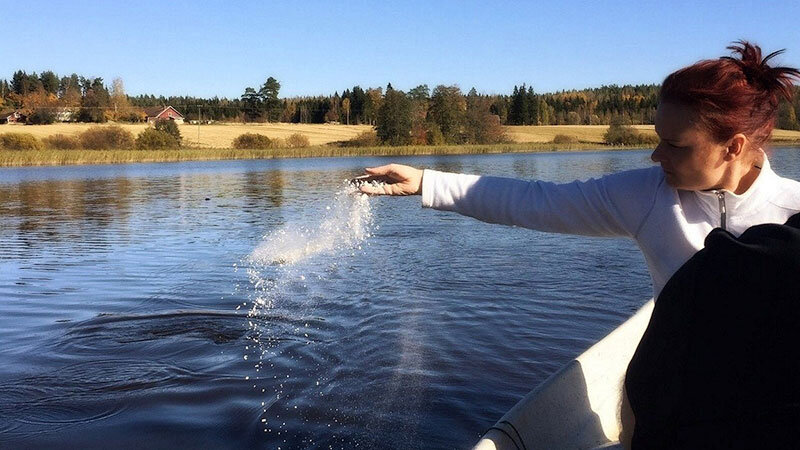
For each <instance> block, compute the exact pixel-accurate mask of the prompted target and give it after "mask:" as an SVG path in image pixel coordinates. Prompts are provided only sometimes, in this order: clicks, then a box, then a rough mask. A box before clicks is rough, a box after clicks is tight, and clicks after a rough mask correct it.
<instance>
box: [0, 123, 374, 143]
mask: <svg viewBox="0 0 800 450" xmlns="http://www.w3.org/2000/svg"><path fill="white" fill-rule="evenodd" d="M92 126H98V125H97V124H89V123H54V124H52V125H26V126H21V125H0V133H6V132H11V131H13V132H20V133H30V134H32V135H34V136H36V137H37V138H39V139H42V138H45V137H47V136H50V135H53V134H59V133H60V134H65V135H76V134H79V133H80V132H82V131H84V130H86V129H87V128H89V127H92ZM101 126H102V125H101ZM120 126H121V127H122V128H125V129H126V130H128V131H130V132H131V133H133V135H134V137H135V136H136V135H137V134H139V133H140V132H141V131H142V130H144V129H145V128H147V127H148V125H147V124H121V125H120ZM178 128H179V129H180V130H181V136H183V143H184V145H186V146H188V147H203V148H230V147H231V142H233V140H234V139H235V138H236V137H237V136H239V135H240V134H244V133H258V134H263V135H266V136H268V137H270V138H282V139H286V138H287V137H289V136H290V135H292V134H294V133H300V134H302V135H304V136H306V137H307V138H308V140H309V141H310V143H311V145H324V144H329V143H331V142H336V141H346V140H348V139H350V138H352V137H355V136H356V135H358V134H359V133H361V132H363V131H366V130H370V129H372V127H371V126H369V125H328V124H294V123H269V124H241V123H238V124H212V125H189V124H184V125H179V126H178ZM198 132H199V136H200V139H199V140H198V138H197V137H198Z"/></svg>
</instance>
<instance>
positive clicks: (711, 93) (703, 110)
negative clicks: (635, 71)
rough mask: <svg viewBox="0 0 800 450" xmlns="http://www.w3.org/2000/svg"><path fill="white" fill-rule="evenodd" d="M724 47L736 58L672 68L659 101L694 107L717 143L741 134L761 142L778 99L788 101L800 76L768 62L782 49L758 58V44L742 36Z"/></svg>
mask: <svg viewBox="0 0 800 450" xmlns="http://www.w3.org/2000/svg"><path fill="white" fill-rule="evenodd" d="M728 49H729V50H731V51H732V52H733V53H734V54H738V58H736V57H730V56H723V57H721V58H719V59H709V60H703V61H699V62H697V63H695V64H692V65H691V66H689V67H684V68H683V69H680V70H678V71H676V72H673V73H671V74H670V75H669V76H668V77H667V78H666V79H665V80H664V84H663V85H662V86H661V92H660V93H659V103H660V102H674V103H679V104H683V105H686V106H689V107H690V108H692V109H694V110H695V112H696V114H697V116H698V119H699V121H700V124H701V126H702V127H703V128H705V130H706V131H708V132H709V133H710V134H711V136H712V137H713V138H714V139H716V140H717V141H718V142H725V141H727V140H728V139H730V138H731V137H733V136H734V135H735V134H737V133H743V134H744V135H745V136H747V138H748V139H749V140H750V141H752V142H753V143H754V144H756V145H757V146H760V145H761V144H763V143H764V142H766V141H767V140H768V139H769V137H770V134H771V133H772V129H773V128H774V127H775V120H776V117H777V111H778V101H779V98H780V97H781V96H782V97H784V98H786V99H787V100H789V101H791V99H792V93H793V88H792V86H793V82H792V79H793V78H797V79H800V71H798V70H797V69H795V68H791V67H770V66H769V65H768V64H767V62H768V61H769V60H770V59H772V58H774V57H775V56H777V55H780V54H781V53H783V51H784V50H778V51H777V52H773V53H770V54H769V55H767V56H766V57H764V58H761V48H760V47H759V46H757V45H753V44H751V43H749V42H747V41H738V42H736V43H735V45H732V46H730V47H728Z"/></svg>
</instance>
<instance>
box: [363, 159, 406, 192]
mask: <svg viewBox="0 0 800 450" xmlns="http://www.w3.org/2000/svg"><path fill="white" fill-rule="evenodd" d="M365 172H366V173H367V174H366V175H364V176H361V177H358V178H356V179H355V181H357V182H359V189H360V190H361V192H364V193H366V194H372V195H419V194H421V193H422V170H420V169H416V168H414V167H410V166H403V165H400V164H387V165H385V166H380V167H373V168H367V169H365ZM372 181H377V182H378V183H381V184H378V185H376V184H373V183H371V182H372Z"/></svg>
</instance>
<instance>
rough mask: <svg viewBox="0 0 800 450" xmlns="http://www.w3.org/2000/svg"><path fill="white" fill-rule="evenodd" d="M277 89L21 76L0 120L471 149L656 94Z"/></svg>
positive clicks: (639, 105)
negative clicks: (189, 124)
mask: <svg viewBox="0 0 800 450" xmlns="http://www.w3.org/2000/svg"><path fill="white" fill-rule="evenodd" d="M280 87H281V85H280V82H279V81H278V80H276V79H275V78H273V77H269V78H267V79H266V80H265V82H264V83H263V84H262V85H261V86H258V87H257V88H253V87H246V88H245V89H244V92H243V93H242V95H241V96H240V97H239V98H233V99H228V98H219V97H213V98H200V97H191V96H167V97H165V96H154V95H137V96H129V95H127V94H126V92H125V88H124V84H123V81H122V79H120V78H116V79H114V80H113V81H112V82H111V83H110V85H109V84H107V83H105V82H104V80H103V79H102V78H98V77H84V76H80V75H78V74H71V75H69V76H62V77H59V76H58V75H56V74H55V73H54V72H52V71H44V72H42V73H40V74H37V73H35V72H34V73H27V72H25V71H22V70H18V71H16V72H14V73H13V75H12V77H11V78H10V79H9V80H6V79H0V112H8V111H13V110H16V111H19V112H21V113H22V114H24V115H25V116H26V117H27V121H28V123H32V124H38V123H52V122H54V121H56V120H60V118H59V117H58V114H59V112H62V111H65V110H66V111H69V112H70V114H69V120H73V121H81V122H106V121H109V120H112V121H118V122H126V121H127V122H138V121H142V120H144V119H145V113H144V109H145V108H148V107H155V106H166V105H171V106H174V107H175V108H177V109H178V110H179V111H180V112H181V113H182V114H183V115H184V117H185V118H186V119H187V120H190V121H191V120H201V121H206V120H209V121H238V122H289V123H341V124H367V125H373V126H375V127H376V132H377V133H378V134H379V138H380V139H381V140H382V141H384V142H397V143H423V142H426V143H436V142H441V143H450V142H452V143H457V142H460V143H469V142H478V141H481V142H483V141H485V140H487V139H488V140H492V139H502V137H497V136H496V134H497V133H499V132H500V131H498V130H499V127H501V126H503V125H608V124H611V123H614V122H620V123H627V124H652V123H653V121H654V118H655V110H656V106H657V99H658V91H659V88H660V86H659V85H656V84H643V85H626V86H616V85H610V86H602V87H599V88H592V89H581V90H568V91H560V92H554V93H537V92H535V91H534V89H533V87H532V86H530V85H528V84H522V85H519V86H514V88H513V90H512V92H511V93H510V94H493V95H486V94H480V93H478V92H477V91H476V89H475V88H472V89H470V90H469V92H468V93H466V94H464V93H463V92H462V91H461V90H460V88H459V87H458V86H445V85H439V86H436V87H434V88H433V89H432V90H431V89H430V88H429V87H428V86H427V85H425V84H423V85H419V86H416V87H414V88H412V89H409V90H408V91H407V92H404V91H401V90H397V89H394V88H393V87H392V86H391V84H388V85H387V86H386V87H385V88H384V87H369V88H362V87H360V86H353V87H352V88H347V89H345V90H343V91H342V92H341V93H339V92H338V91H337V92H335V93H334V94H333V95H327V96H325V95H321V96H304V97H291V98H280V96H279V93H280ZM795 89H796V91H797V93H798V95H796V96H795V99H794V103H793V104H790V103H788V102H785V101H783V102H782V103H781V104H780V107H779V117H778V123H777V125H778V127H779V128H783V129H793V130H800V123H798V119H797V111H798V110H800V87H795Z"/></svg>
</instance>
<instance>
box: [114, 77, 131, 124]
mask: <svg viewBox="0 0 800 450" xmlns="http://www.w3.org/2000/svg"><path fill="white" fill-rule="evenodd" d="M109 101H110V106H111V108H112V110H111V112H112V115H111V117H112V118H113V119H114V120H121V119H123V118H128V117H129V116H130V113H131V112H132V111H131V104H130V102H129V101H128V96H127V95H126V94H125V85H124V84H123V82H122V78H119V77H117V78H114V81H112V82H111V95H110V99H109Z"/></svg>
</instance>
